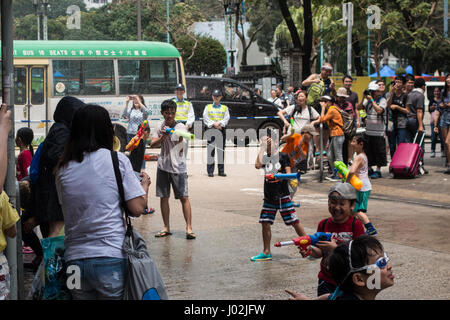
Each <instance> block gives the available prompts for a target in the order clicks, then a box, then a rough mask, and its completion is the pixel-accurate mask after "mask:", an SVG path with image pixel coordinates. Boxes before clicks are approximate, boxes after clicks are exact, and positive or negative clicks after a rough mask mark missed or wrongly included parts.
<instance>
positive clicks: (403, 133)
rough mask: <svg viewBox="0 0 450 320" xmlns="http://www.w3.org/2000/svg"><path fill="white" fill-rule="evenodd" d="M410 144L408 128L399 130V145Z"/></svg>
mask: <svg viewBox="0 0 450 320" xmlns="http://www.w3.org/2000/svg"><path fill="white" fill-rule="evenodd" d="M407 142H408V130H407V129H406V128H398V129H397V145H399V144H400V143H407Z"/></svg>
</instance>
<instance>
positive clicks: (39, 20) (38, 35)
mask: <svg viewBox="0 0 450 320" xmlns="http://www.w3.org/2000/svg"><path fill="white" fill-rule="evenodd" d="M37 39H38V40H41V13H40V12H38V13H37Z"/></svg>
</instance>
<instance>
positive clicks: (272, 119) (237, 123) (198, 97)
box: [186, 76, 283, 145]
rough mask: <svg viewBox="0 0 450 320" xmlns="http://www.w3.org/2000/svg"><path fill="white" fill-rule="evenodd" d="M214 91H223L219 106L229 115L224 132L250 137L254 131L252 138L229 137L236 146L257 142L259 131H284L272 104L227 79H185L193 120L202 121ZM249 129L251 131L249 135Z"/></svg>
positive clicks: (193, 77) (197, 77) (190, 77)
mask: <svg viewBox="0 0 450 320" xmlns="http://www.w3.org/2000/svg"><path fill="white" fill-rule="evenodd" d="M215 89H220V90H221V91H222V95H223V96H222V101H221V102H222V103H223V104H225V105H226V106H227V107H228V109H229V112H230V121H229V123H228V126H227V129H234V130H235V132H237V131H236V130H238V129H242V130H243V131H244V132H247V133H250V132H255V131H256V133H257V134H256V136H255V135H253V136H252V135H250V134H249V135H248V136H246V137H244V139H242V138H239V139H238V138H236V137H235V136H234V137H231V136H228V135H227V139H231V140H232V141H233V142H234V143H235V144H238V143H239V140H245V144H246V145H247V144H248V143H249V142H250V141H251V140H253V139H259V131H260V130H261V129H269V130H273V129H275V130H279V132H281V130H282V128H283V121H282V120H280V119H279V118H278V116H277V112H278V111H279V110H280V109H279V107H278V106H277V105H275V104H273V103H272V102H270V101H268V100H266V99H264V98H262V97H261V96H259V95H257V94H256V93H254V92H253V90H252V89H250V88H248V87H247V86H245V85H244V84H241V83H239V82H237V81H235V80H232V79H227V78H215V77H202V76H187V77H186V93H187V99H188V100H189V101H191V103H192V106H193V107H194V112H195V118H196V119H199V118H203V110H204V109H205V106H206V105H208V104H210V103H212V96H211V93H212V91H213V90H215ZM249 129H253V130H255V131H253V130H250V131H248V130H249Z"/></svg>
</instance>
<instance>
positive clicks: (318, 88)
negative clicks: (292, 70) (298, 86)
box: [306, 79, 325, 106]
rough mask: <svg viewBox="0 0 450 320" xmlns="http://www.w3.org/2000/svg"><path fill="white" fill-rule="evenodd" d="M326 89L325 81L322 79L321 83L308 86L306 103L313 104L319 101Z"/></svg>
mask: <svg viewBox="0 0 450 320" xmlns="http://www.w3.org/2000/svg"><path fill="white" fill-rule="evenodd" d="M324 91H325V83H324V82H323V80H322V79H320V82H319V83H312V84H311V85H310V86H309V88H308V98H307V99H306V104H308V105H310V106H313V105H315V104H316V102H317V101H319V99H320V97H321V96H322V95H323V92H324Z"/></svg>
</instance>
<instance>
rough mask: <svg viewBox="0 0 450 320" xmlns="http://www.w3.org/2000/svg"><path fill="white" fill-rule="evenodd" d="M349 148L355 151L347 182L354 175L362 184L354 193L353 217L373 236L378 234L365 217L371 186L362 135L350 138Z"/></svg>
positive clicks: (365, 141)
mask: <svg viewBox="0 0 450 320" xmlns="http://www.w3.org/2000/svg"><path fill="white" fill-rule="evenodd" d="M351 146H352V147H353V150H355V151H356V157H355V158H354V161H353V164H352V166H351V167H350V168H349V172H348V175H347V179H346V181H347V182H350V180H351V179H352V176H354V175H356V176H357V177H358V178H359V179H360V180H361V182H362V187H361V189H359V190H358V191H357V192H356V204H355V209H354V210H353V212H354V215H355V216H356V217H357V218H358V219H359V220H361V222H362V223H363V224H364V227H365V228H366V233H367V234H368V235H371V236H374V235H376V234H377V233H378V232H377V230H376V229H375V227H374V226H373V225H372V223H371V222H370V220H369V218H368V217H367V214H366V212H367V203H368V201H369V197H370V192H371V191H372V184H371V183H370V179H369V163H368V160H367V155H366V152H365V150H366V149H367V139H366V137H365V136H364V135H355V136H353V138H352V141H351Z"/></svg>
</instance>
